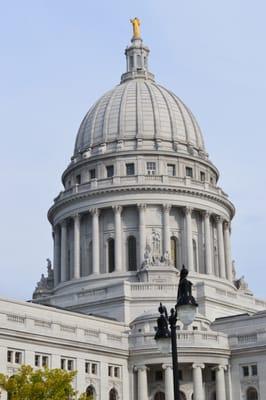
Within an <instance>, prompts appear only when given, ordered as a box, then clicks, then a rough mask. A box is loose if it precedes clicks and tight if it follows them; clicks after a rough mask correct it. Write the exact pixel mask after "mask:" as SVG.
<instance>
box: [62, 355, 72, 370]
mask: <svg viewBox="0 0 266 400" xmlns="http://www.w3.org/2000/svg"><path fill="white" fill-rule="evenodd" d="M61 369H64V370H67V371H73V370H74V360H71V359H69V358H61Z"/></svg>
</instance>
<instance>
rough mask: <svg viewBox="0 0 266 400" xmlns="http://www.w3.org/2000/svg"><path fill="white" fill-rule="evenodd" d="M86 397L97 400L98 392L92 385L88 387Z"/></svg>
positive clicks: (89, 399)
mask: <svg viewBox="0 0 266 400" xmlns="http://www.w3.org/2000/svg"><path fill="white" fill-rule="evenodd" d="M86 397H87V399H88V400H94V399H96V392H95V389H94V387H93V386H92V385H90V386H88V387H87V389H86Z"/></svg>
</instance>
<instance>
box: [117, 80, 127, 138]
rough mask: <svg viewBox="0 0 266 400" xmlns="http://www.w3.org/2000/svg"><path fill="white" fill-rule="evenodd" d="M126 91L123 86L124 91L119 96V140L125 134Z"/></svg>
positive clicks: (125, 87) (125, 86)
mask: <svg viewBox="0 0 266 400" xmlns="http://www.w3.org/2000/svg"><path fill="white" fill-rule="evenodd" d="M127 91H128V85H124V90H123V92H122V96H121V101H120V106H119V115H118V127H117V134H118V137H119V138H122V137H123V136H124V132H125V110H126V97H127Z"/></svg>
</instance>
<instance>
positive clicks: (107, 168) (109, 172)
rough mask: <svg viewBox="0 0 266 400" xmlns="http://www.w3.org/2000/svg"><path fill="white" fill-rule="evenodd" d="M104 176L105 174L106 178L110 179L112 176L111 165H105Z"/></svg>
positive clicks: (112, 168)
mask: <svg viewBox="0 0 266 400" xmlns="http://www.w3.org/2000/svg"><path fill="white" fill-rule="evenodd" d="M106 174H107V178H111V177H112V176H114V166H113V165H107V167H106Z"/></svg>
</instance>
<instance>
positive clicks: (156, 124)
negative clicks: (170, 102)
mask: <svg viewBox="0 0 266 400" xmlns="http://www.w3.org/2000/svg"><path fill="white" fill-rule="evenodd" d="M144 84H145V86H146V88H147V90H148V93H149V95H150V100H151V105H152V111H153V124H154V138H155V139H157V138H158V131H159V132H160V120H159V112H158V104H157V102H156V98H155V96H154V92H153V88H152V85H150V84H148V83H147V82H144Z"/></svg>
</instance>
